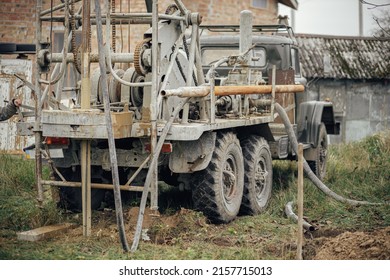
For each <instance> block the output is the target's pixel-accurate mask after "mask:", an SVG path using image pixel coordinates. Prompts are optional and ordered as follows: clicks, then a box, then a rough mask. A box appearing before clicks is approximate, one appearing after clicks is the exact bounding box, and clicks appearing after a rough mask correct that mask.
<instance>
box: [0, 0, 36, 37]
mask: <svg viewBox="0 0 390 280" xmlns="http://www.w3.org/2000/svg"><path fill="white" fill-rule="evenodd" d="M35 5H36V1H35V0H23V1H20V0H1V3H0V42H3V43H4V42H12V43H28V44H32V43H34V39H35Z"/></svg>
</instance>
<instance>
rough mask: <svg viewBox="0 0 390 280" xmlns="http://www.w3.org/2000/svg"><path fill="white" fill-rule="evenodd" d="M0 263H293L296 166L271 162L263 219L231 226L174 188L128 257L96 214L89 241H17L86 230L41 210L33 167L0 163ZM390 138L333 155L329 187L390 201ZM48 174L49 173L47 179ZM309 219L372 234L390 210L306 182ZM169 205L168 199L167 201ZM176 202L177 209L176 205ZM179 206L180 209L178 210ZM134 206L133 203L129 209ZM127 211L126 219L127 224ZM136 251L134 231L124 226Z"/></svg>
mask: <svg viewBox="0 0 390 280" xmlns="http://www.w3.org/2000/svg"><path fill="white" fill-rule="evenodd" d="M0 162H1V164H0V259H293V258H295V250H296V245H295V242H296V232H297V226H296V225H295V224H294V223H293V222H292V221H290V220H289V219H287V218H286V216H285V214H284V207H285V204H286V203H287V202H288V201H291V200H295V198H296V181H297V171H296V163H295V162H287V161H275V162H274V184H273V196H272V200H271V204H270V205H269V208H268V210H267V211H266V212H265V213H264V214H262V215H259V216H254V217H252V216H243V217H239V218H237V219H236V220H234V221H233V222H231V223H229V224H226V225H212V224H209V223H208V222H207V221H206V219H205V217H204V216H203V215H202V214H201V213H199V212H195V211H193V210H188V209H184V208H183V209H181V210H180V211H178V212H176V213H175V211H176V209H178V208H180V207H185V208H188V207H187V205H188V204H186V203H185V202H184V201H185V200H188V198H189V197H190V196H189V195H188V194H185V195H183V196H182V197H180V194H179V193H177V192H173V195H174V197H175V198H174V199H172V197H171V198H169V189H170V188H169V187H166V186H165V187H164V188H162V189H163V190H164V193H163V194H162V195H161V198H162V199H165V201H162V203H161V205H168V206H167V209H164V213H165V214H164V215H162V216H161V217H157V218H154V222H153V223H151V225H150V226H149V227H148V232H147V234H148V236H149V237H150V239H151V240H150V241H141V242H140V247H139V250H138V251H137V252H135V253H134V254H131V253H123V251H122V249H121V245H120V242H119V237H118V232H117V228H116V224H115V213H114V211H97V212H94V213H93V223H92V225H93V229H92V235H91V236H90V237H83V236H82V231H81V228H80V227H78V228H76V229H74V230H71V231H69V232H68V233H66V234H63V235H61V236H58V237H55V238H52V239H49V240H46V241H39V242H34V243H31V242H25V241H18V240H17V238H16V232H18V231H21V230H27V229H31V228H35V227H38V226H42V225H46V224H53V223H58V222H63V221H69V222H74V223H76V224H81V214H77V213H70V214H69V213H63V212H61V211H60V210H58V209H57V208H56V203H55V202H54V201H53V200H52V199H51V194H50V191H47V192H46V193H45V194H46V197H47V199H46V201H45V203H44V205H43V208H38V207H36V204H37V203H36V192H35V190H34V186H35V179H34V163H33V162H32V161H25V160H23V159H21V158H15V157H11V156H7V155H1V156H0ZM389 170H390V132H387V133H382V134H377V135H374V136H371V137H368V138H366V139H364V140H362V141H360V142H356V143H350V144H343V145H335V146H332V147H331V149H330V154H329V161H328V172H327V176H326V179H325V183H326V184H327V185H328V187H330V188H331V189H332V190H333V191H335V192H337V193H338V194H340V195H343V196H345V197H348V198H351V199H356V200H367V201H371V202H387V203H389V201H390V172H389ZM46 173H47V171H46ZM304 188H305V190H304V194H305V198H304V199H305V202H304V215H305V216H306V217H307V219H308V221H309V222H311V223H312V224H313V225H315V226H316V227H317V228H318V232H321V231H322V232H324V231H337V232H343V231H346V230H349V231H357V230H361V231H364V230H366V231H369V230H374V229H378V228H383V227H387V226H390V206H389V205H381V206H359V207H351V206H348V205H344V204H341V203H339V202H336V201H334V200H332V199H331V198H329V197H327V196H325V195H324V194H323V193H321V192H320V191H319V190H317V189H316V188H315V186H314V185H313V184H312V183H311V182H310V181H309V180H307V179H305V185H304ZM166 197H168V199H167V198H166ZM175 201H176V202H175ZM178 201H179V202H180V203H178ZM132 204H133V205H134V202H132ZM129 207H130V205H129V206H126V207H125V210H124V213H125V219H126V221H129V220H130V219H131V218H133V217H131V216H130V214H129V210H128V209H129ZM126 231H127V234H128V242H129V243H130V245H131V242H132V234H133V231H134V224H131V223H128V224H127V226H126Z"/></svg>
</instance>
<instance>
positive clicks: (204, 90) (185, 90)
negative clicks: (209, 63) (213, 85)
mask: <svg viewBox="0 0 390 280" xmlns="http://www.w3.org/2000/svg"><path fill="white" fill-rule="evenodd" d="M209 93H210V87H205V86H200V87H180V88H177V89H166V90H162V91H161V95H162V96H164V97H169V96H178V97H204V96H207V95H208V94H209Z"/></svg>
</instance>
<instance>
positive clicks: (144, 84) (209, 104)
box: [19, 0, 338, 223]
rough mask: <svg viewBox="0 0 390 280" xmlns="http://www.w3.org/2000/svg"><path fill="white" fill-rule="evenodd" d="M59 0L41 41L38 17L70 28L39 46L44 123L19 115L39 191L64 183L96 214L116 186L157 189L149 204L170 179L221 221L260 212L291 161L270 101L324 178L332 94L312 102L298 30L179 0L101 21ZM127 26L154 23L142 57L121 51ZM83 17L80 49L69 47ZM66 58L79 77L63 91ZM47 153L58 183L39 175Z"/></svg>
mask: <svg viewBox="0 0 390 280" xmlns="http://www.w3.org/2000/svg"><path fill="white" fill-rule="evenodd" d="M38 2H39V1H38ZM63 2H64V3H63V4H61V5H59V6H56V7H54V8H53V9H52V10H50V12H48V11H41V12H40V13H39V23H40V24H39V25H38V33H37V34H38V35H40V34H41V33H40V30H41V29H42V24H43V23H46V22H50V20H53V19H57V20H58V21H62V22H64V24H65V30H66V31H65V34H64V47H63V50H62V52H60V53H53V52H50V50H51V49H50V48H49V46H48V44H47V43H43V42H41V41H39V43H38V44H37V61H38V64H37V68H36V69H37V71H38V72H39V73H40V75H37V76H38V77H37V79H36V84H35V85H34V86H33V85H30V87H32V88H33V89H34V91H35V93H36V95H37V100H38V106H37V110H36V112H35V120H34V121H33V122H28V121H27V118H25V119H22V120H21V122H20V123H19V132H20V133H21V134H25V135H34V136H35V145H32V146H31V147H30V148H27V149H26V151H29V150H30V151H32V150H35V159H36V161H37V183H38V190H39V189H40V188H42V185H51V186H57V187H59V189H60V194H61V202H62V205H65V206H66V207H69V208H73V209H74V208H76V209H80V208H83V214H85V215H87V216H88V215H90V214H88V209H90V208H98V207H99V206H100V204H101V202H102V201H104V199H105V194H106V192H109V191H111V192H112V189H114V190H115V187H116V185H117V187H118V188H119V189H120V191H121V193H124V192H127V191H139V192H145V193H146V194H147V193H149V194H150V196H149V201H150V202H149V205H150V207H151V208H152V209H158V193H159V189H158V185H159V184H158V182H159V181H165V182H167V183H169V184H171V185H173V186H176V187H178V188H181V189H186V190H190V191H191V192H192V198H193V204H194V207H195V208H196V209H198V210H200V211H202V212H203V213H204V214H205V215H206V216H207V217H208V218H209V219H210V221H212V222H215V223H227V222H229V221H231V220H233V219H235V217H236V216H237V215H238V214H239V213H242V214H252V215H254V214H259V213H261V212H262V211H264V209H265V208H266V207H267V205H268V203H269V200H270V198H271V193H272V160H273V159H281V160H294V159H295V154H294V153H293V151H292V149H291V147H290V141H289V138H288V136H287V133H286V131H285V129H284V125H283V124H282V123H281V121H280V119H279V117H278V114H277V113H276V111H275V109H274V105H275V103H279V104H280V105H281V106H283V107H284V108H285V110H286V111H287V113H288V116H289V119H290V121H291V123H293V125H294V128H295V132H296V135H297V137H298V139H299V141H300V142H302V143H303V144H304V148H305V157H306V159H307V160H308V161H309V162H310V165H311V167H312V169H313V170H314V171H315V173H316V174H317V176H318V177H320V178H322V177H323V176H324V174H325V167H326V156H327V147H328V140H327V134H328V133H337V132H338V125H337V123H336V122H335V119H334V115H333V107H332V104H331V103H330V102H317V101H306V100H305V94H304V84H305V79H304V78H303V77H302V76H301V72H300V68H299V49H298V47H297V44H296V42H295V40H294V37H293V34H292V30H291V28H290V27H288V26H286V25H272V26H257V25H252V15H251V13H250V12H248V11H244V12H242V13H241V20H240V25H236V26H233V25H232V26H217V25H215V26H206V25H203V26H202V25H201V19H202V17H201V16H200V15H199V14H198V13H194V12H190V11H188V10H187V9H186V8H185V7H184V5H183V4H182V3H181V1H179V0H176V1H175V4H173V5H171V6H169V7H168V8H167V10H166V13H165V14H158V13H157V4H156V3H155V2H157V1H153V5H154V6H153V10H149V11H148V13H128V14H124V13H116V12H115V11H113V10H112V9H107V12H106V14H105V15H103V17H100V16H99V14H98V13H96V14H92V15H91V14H90V13H89V12H88V11H89V10H90V8H89V7H88V6H86V7H83V13H82V14H77V13H76V12H75V8H74V7H73V6H74V5H75V4H74V2H73V1H71V2H69V1H63ZM87 2H89V1H83V5H88V3H87ZM85 3H86V4H85ZM107 6H109V3H108V2H107ZM49 15H50V16H49ZM76 18H77V19H78V20H77V24H75V22H74V21H75V19H76ZM119 20H120V21H121V24H129V25H130V24H138V23H148V24H150V25H151V28H150V29H149V30H147V31H146V32H145V33H144V39H143V40H141V41H140V42H139V43H138V44H137V45H136V47H135V49H134V52H133V53H124V52H123V53H117V52H114V50H113V47H112V40H115V38H113V37H114V35H115V36H118V35H119V34H118V32H116V34H115V33H114V32H112V31H113V29H114V27H115V21H119ZM99 23H100V24H101V23H104V24H105V27H106V33H105V34H106V37H105V38H106V44H105V47H104V48H105V49H104V50H103V49H102V48H101V47H102V44H100V45H99V35H101V30H100V31H99V29H98V28H97V29H96V33H97V37H98V40H97V41H98V44H97V45H98V48H96V44H95V45H94V44H93V43H91V38H90V34H91V33H95V24H96V25H97V27H99V25H98V24H99ZM77 25H81V26H82V35H83V37H82V44H81V46H80V48H79V49H78V50H77V49H74V47H72V46H71V45H72V43H71V41H72V42H73V39H74V34H75V33H76V28H75V26H76V27H77ZM91 30H93V32H91ZM215 32H217V33H215ZM221 34H223V35H221ZM100 43H101V42H100ZM98 62H99V66H100V67H96V63H98ZM67 63H69V64H73V65H75V66H77V67H76V68H77V69H79V70H80V73H81V74H80V75H78V78H77V79H75V80H74V81H73V84H72V85H70V86H69V85H68V86H67V87H64V86H63V85H64V79H65V77H66V75H67V74H66V72H67V71H65V70H64V69H63V68H65V66H66V64H67ZM129 63H131V64H130V66H126V67H124V68H120V67H121V66H123V65H129ZM93 66H95V70H93ZM105 68H107V70H106V69H105ZM49 69H51V70H52V71H51V74H50V75H51V76H49V77H50V78H49V79H47V80H45V79H43V78H42V77H43V74H45V73H48V71H49ZM106 73H108V74H106ZM49 87H50V89H52V90H53V91H54V94H51V91H49V89H48V88H49ZM69 92H71V93H72V94H73V96H72V97H71V98H68V99H70V100H71V102H65V101H66V100H65V98H64V96H65V93H66V96H69ZM107 101H108V102H107ZM108 103H109V104H108ZM107 108H108V109H107ZM26 116H27V114H26ZM112 143H113V144H114V145H112ZM34 147H40V149H34ZM113 156H114V157H113ZM42 158H44V159H45V162H47V163H48V164H49V166H50V167H51V170H52V175H53V176H52V178H51V179H50V180H44V179H43V178H42V174H41V173H42V171H41V169H42V167H41V161H42ZM115 170H117V171H118V172H117V173H115V172H113V171H115ZM116 177H117V178H116ZM90 189H92V191H91V190H90ZM40 194H41V195H42V190H41V191H40ZM84 209H86V210H84ZM86 220H88V218H87V219H86Z"/></svg>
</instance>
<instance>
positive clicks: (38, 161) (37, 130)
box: [34, 0, 43, 206]
mask: <svg viewBox="0 0 390 280" xmlns="http://www.w3.org/2000/svg"><path fill="white" fill-rule="evenodd" d="M41 10H42V0H37V5H36V38H35V40H36V41H35V42H36V43H35V45H36V52H37V53H39V51H40V50H41V37H42V22H41V20H40V17H39V14H40V12H41ZM35 65H36V67H35V89H36V90H35V95H36V97H37V98H36V100H35V106H36V108H35V112H36V115H35V123H34V136H35V147H40V146H41V143H42V128H41V117H42V102H41V95H42V90H41V86H40V83H39V77H40V74H41V68H40V66H39V63H36V64H35ZM35 180H36V184H37V192H38V198H37V200H38V204H39V206H42V203H43V188H42V183H41V181H42V153H41V149H36V151H35Z"/></svg>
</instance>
